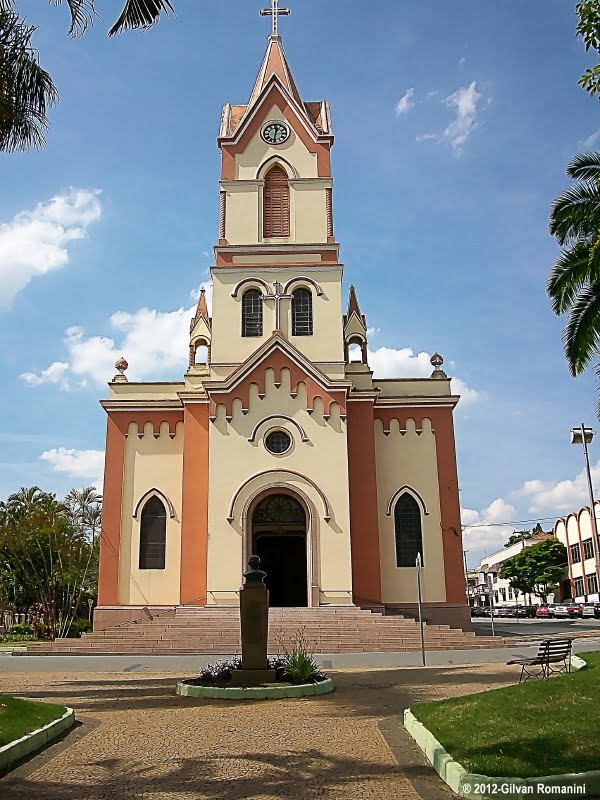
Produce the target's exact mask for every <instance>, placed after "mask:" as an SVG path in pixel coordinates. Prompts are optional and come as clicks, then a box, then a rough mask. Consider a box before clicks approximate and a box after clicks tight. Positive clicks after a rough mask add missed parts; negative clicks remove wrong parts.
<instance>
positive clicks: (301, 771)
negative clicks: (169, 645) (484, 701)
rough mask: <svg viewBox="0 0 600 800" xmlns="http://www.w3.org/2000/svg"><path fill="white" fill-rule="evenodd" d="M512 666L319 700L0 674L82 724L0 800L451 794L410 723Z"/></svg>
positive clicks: (432, 797) (119, 677)
mask: <svg viewBox="0 0 600 800" xmlns="http://www.w3.org/2000/svg"><path fill="white" fill-rule="evenodd" d="M516 676H517V673H516V672H515V669H514V668H510V667H505V666H503V665H497V664H496V665H489V664H487V665H484V666H478V667H460V668H459V667H444V668H439V667H429V668H427V669H404V670H397V669H378V670H368V671H367V670H364V671H360V670H347V671H343V672H337V673H334V679H335V682H336V687H337V689H336V691H335V692H334V693H333V694H331V695H327V696H325V697H323V698H314V699H311V700H306V701H299V700H290V701H279V702H276V703H271V702H257V703H243V704H235V705H234V704H225V703H221V702H217V701H205V700H196V699H194V698H183V697H179V696H177V695H175V694H174V685H175V682H176V679H177V677H178V676H176V675H166V674H164V673H163V674H143V675H141V674H140V673H137V674H127V673H116V674H104V675H98V674H83V673H79V674H77V673H71V672H69V673H66V672H65V673H59V672H57V673H33V674H19V673H13V674H3V675H0V691H4V692H11V693H15V694H19V695H21V696H26V697H30V698H39V699H41V700H48V701H53V702H58V703H65V704H68V705H70V706H72V707H74V708H75V710H76V713H77V718H78V719H79V720H80V722H81V723H82V724H81V725H80V727H79V728H77V729H76V730H74V731H73V732H72V733H70V734H69V735H68V736H67V737H66V738H65V739H64V740H63V741H62V742H60V743H58V744H55V745H53V746H51V747H50V748H49V749H48V750H46V751H45V752H44V753H42V754H41V755H39V756H37V757H36V758H35V759H34V760H33V761H30V762H29V763H28V764H25V765H24V766H22V767H20V768H19V769H17V770H16V771H14V772H12V773H11V774H9V775H8V776H6V777H5V778H3V779H2V780H0V798H1V800H247V799H248V800H273V799H276V800H279V798H289V799H290V800H316V799H317V798H325V799H327V800H387V799H388V798H390V800H391V799H392V798H394V800H397V798H407V799H408V800H418V798H419V797H420V798H422V800H449V798H451V797H452V795H451V793H450V792H449V790H447V788H446V787H445V785H444V784H443V783H442V782H441V781H440V780H439V779H438V777H437V775H435V773H433V771H432V770H431V769H430V768H429V767H428V766H427V765H426V763H425V761H424V759H423V757H422V755H421V753H420V751H418V750H417V749H416V748H415V747H414V746H413V744H412V742H411V740H410V739H409V737H408V736H407V735H406V734H405V733H404V730H403V728H402V727H401V724H400V721H401V714H402V710H403V709H404V708H406V707H407V706H410V705H411V704H413V703H415V702H417V701H423V700H428V699H436V698H440V697H449V696H453V695H459V694H468V693H471V692H475V691H482V690H484V689H488V688H491V687H496V686H502V685H505V684H506V683H514V681H515V679H516Z"/></svg>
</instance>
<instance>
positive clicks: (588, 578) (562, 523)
mask: <svg viewBox="0 0 600 800" xmlns="http://www.w3.org/2000/svg"><path fill="white" fill-rule="evenodd" d="M595 507H596V520H597V524H598V527H600V521H599V520H600V501H596V503H595ZM554 535H555V536H556V538H557V539H558V540H559V541H560V542H562V543H563V544H564V545H565V547H566V548H567V553H568V556H569V581H570V583H571V595H570V596H571V597H572V598H573V599H574V600H576V601H577V602H579V603H585V602H587V601H589V602H592V603H596V602H600V595H599V594H598V582H599V581H598V575H599V574H600V572H599V552H600V542H598V540H597V538H596V537H594V533H593V530H592V515H591V511H590V508H589V506H585V507H584V508H582V509H581V510H580V511H578V512H576V513H573V514H569V515H568V516H567V517H562V518H561V519H558V520H557V521H556V525H555V526H554Z"/></svg>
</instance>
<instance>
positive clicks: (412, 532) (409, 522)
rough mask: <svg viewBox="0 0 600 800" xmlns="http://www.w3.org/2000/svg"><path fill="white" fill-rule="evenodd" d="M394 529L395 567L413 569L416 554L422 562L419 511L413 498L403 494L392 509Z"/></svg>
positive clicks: (421, 535)
mask: <svg viewBox="0 0 600 800" xmlns="http://www.w3.org/2000/svg"><path fill="white" fill-rule="evenodd" d="M394 528H395V533H396V565H397V566H398V567H414V566H415V563H416V560H417V553H421V561H422V562H423V531H422V528H421V509H420V508H419V504H418V503H417V501H416V500H415V498H414V497H413V496H412V495H410V494H408V493H405V494H403V495H402V496H401V497H399V498H398V502H397V503H396V508H395V509H394Z"/></svg>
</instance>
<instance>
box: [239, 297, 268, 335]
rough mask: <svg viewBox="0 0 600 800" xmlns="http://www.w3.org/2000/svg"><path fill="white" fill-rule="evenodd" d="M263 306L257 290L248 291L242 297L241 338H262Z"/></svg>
mask: <svg viewBox="0 0 600 800" xmlns="http://www.w3.org/2000/svg"><path fill="white" fill-rule="evenodd" d="M262 332H263V304H262V296H261V293H260V292H259V291H258V289H249V290H248V291H247V292H245V293H244V296H243V297H242V336H262Z"/></svg>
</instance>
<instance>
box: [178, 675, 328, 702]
mask: <svg viewBox="0 0 600 800" xmlns="http://www.w3.org/2000/svg"><path fill="white" fill-rule="evenodd" d="M332 691H333V681H332V680H331V678H327V679H326V680H324V681H319V682H318V683H303V684H301V685H300V686H291V685H289V684H288V685H283V686H282V685H279V686H278V685H277V684H275V685H273V686H247V687H240V686H198V685H197V684H193V683H188V681H180V682H179V683H178V684H177V694H180V695H183V696H184V697H204V698H206V699H211V700H283V699H284V698H289V697H314V696H315V695H318V694H329V692H332Z"/></svg>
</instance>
